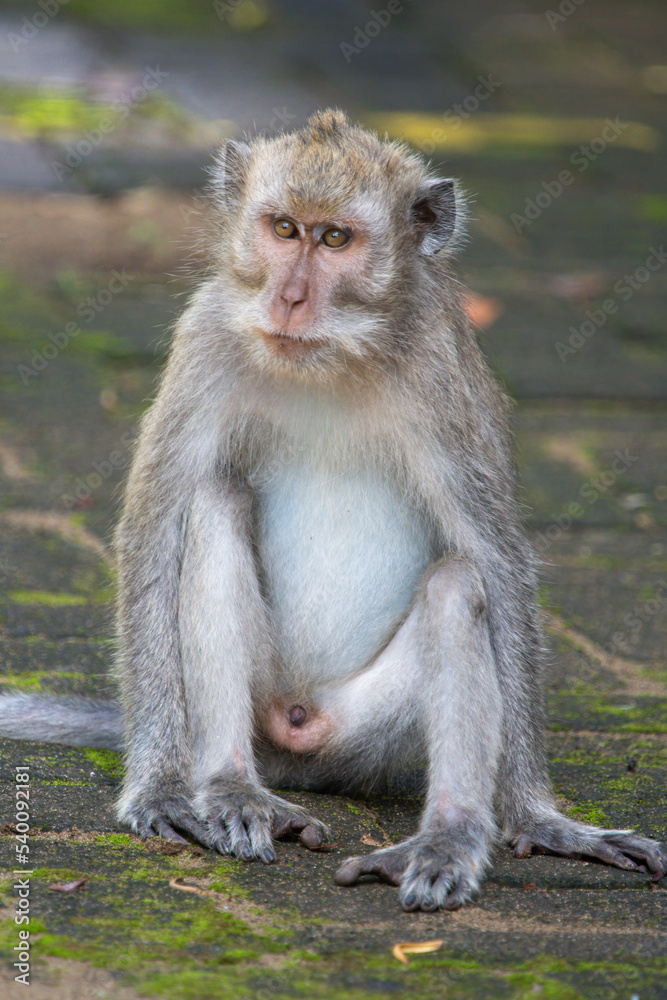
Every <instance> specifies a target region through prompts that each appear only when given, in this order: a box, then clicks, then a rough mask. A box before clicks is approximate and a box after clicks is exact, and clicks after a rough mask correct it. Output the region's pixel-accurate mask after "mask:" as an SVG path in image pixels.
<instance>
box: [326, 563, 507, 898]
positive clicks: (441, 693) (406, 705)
mask: <svg viewBox="0 0 667 1000" xmlns="http://www.w3.org/2000/svg"><path fill="white" fill-rule="evenodd" d="M403 630H407V632H408V635H409V639H410V641H409V643H408V644H407V648H406V643H405V640H404V636H402V635H401V633H402V632H403ZM397 646H398V648H399V649H400V652H401V654H402V655H401V656H400V657H399V656H396V655H395V653H396V647H397ZM408 657H409V659H408ZM383 668H384V669H385V670H386V674H387V681H388V685H389V687H390V688H391V689H392V695H393V696H394V697H396V698H400V699H401V701H400V703H399V705H398V706H397V705H396V703H392V700H391V699H388V698H386V697H385V689H384V688H383V685H382V684H381V683H378V684H377V685H376V691H377V696H376V700H375V703H374V704H370V703H369V702H368V699H369V698H370V697H371V688H370V685H369V684H368V678H369V677H370V676H371V674H372V673H373V671H374V670H377V671H380V670H382V669H383ZM376 680H377V679H376ZM364 689H365V690H364ZM364 694H365V695H366V699H367V700H366V703H365V706H364V707H363V712H362V711H361V709H360V707H359V699H360V698H361V697H362V696H363V695H364ZM346 698H347V702H348V706H347V707H348V709H349V716H348V718H350V719H351V721H356V722H357V724H359V725H363V724H364V722H365V725H366V727H367V728H366V731H367V736H366V739H367V741H368V743H370V742H371V741H372V738H373V733H374V731H375V730H377V732H381V731H382V730H384V732H385V737H384V739H386V740H390V739H391V735H392V733H393V730H392V725H391V723H392V722H393V720H394V717H395V713H396V710H397V707H398V710H399V711H400V710H401V709H402V710H403V711H404V713H413V712H415V711H417V712H418V713H420V715H421V716H422V717H423V718H424V719H425V738H426V749H427V752H428V757H429V784H428V792H427V796H426V802H425V807H424V812H423V816H422V820H421V824H420V828H419V831H418V832H417V834H416V835H415V836H414V837H411V838H410V839H409V840H407V841H405V842H404V843H402V844H398V845H396V846H395V847H390V848H386V849H384V850H381V851H375V852H373V853H372V854H370V855H367V856H366V857H362V858H351V859H350V860H348V861H346V862H345V863H344V864H343V866H342V867H341V868H340V869H339V871H338V873H337V875H336V881H337V882H338V883H339V884H340V885H351V884H352V883H354V882H356V881H357V880H358V879H359V878H360V876H362V875H367V874H372V875H377V876H378V877H379V878H381V879H383V880H385V881H387V882H390V883H392V884H394V885H400V891H399V899H400V902H401V905H402V906H403V908H404V909H405V910H419V909H421V910H427V911H431V910H436V909H438V908H439V907H444V908H445V909H456V908H457V907H459V906H460V905H461V904H462V903H463V902H465V901H466V900H467V899H469V898H470V896H471V895H472V894H473V893H474V892H475V890H476V889H477V888H478V886H479V880H480V876H481V875H482V874H483V872H484V869H485V868H486V866H487V865H488V862H489V853H490V849H491V846H492V844H493V842H494V839H495V837H496V826H495V821H494V815H493V795H494V783H495V775H496V768H497V762H498V754H499V747H500V738H501V725H502V718H501V708H500V705H501V700H500V695H499V690H498V683H497V679H496V668H495V660H494V656H493V652H492V649H491V642H490V637H489V629H488V624H487V620H486V612H485V599H484V590H483V586H482V583H481V580H480V578H479V576H478V574H477V573H476V572H475V570H474V569H473V568H472V567H471V566H470V565H469V564H468V563H467V562H465V561H463V560H459V559H454V560H451V561H448V562H441V563H439V564H438V565H437V566H436V567H435V569H434V570H433V571H432V572H431V575H430V576H429V577H428V579H427V580H426V583H425V586H424V587H423V590H422V593H421V596H420V598H419V599H418V602H417V604H416V606H415V607H414V609H413V611H412V612H411V614H410V616H409V618H408V619H407V621H406V622H405V624H404V625H403V628H402V629H401V630H400V631H399V633H398V634H397V636H396V637H395V639H394V640H393V642H392V643H390V645H389V646H388V647H387V649H386V650H385V651H384V652H383V654H382V655H381V657H379V658H378V661H377V664H376V665H375V666H374V667H372V668H371V670H370V671H368V672H367V675H362V676H361V677H359V678H355V680H354V681H352V682H351V683H350V685H349V686H348V688H347V690H346ZM336 708H337V710H338V713H337V714H338V715H339V717H340V705H338V704H337V705H336ZM369 720H373V723H372V728H371V731H370V733H369V732H368V727H369ZM349 736H352V737H354V734H349ZM345 738H346V736H345V733H341V734H340V736H339V739H340V740H341V744H342V743H343V742H344V740H345ZM348 738H349V737H348ZM332 749H333V748H332Z"/></svg>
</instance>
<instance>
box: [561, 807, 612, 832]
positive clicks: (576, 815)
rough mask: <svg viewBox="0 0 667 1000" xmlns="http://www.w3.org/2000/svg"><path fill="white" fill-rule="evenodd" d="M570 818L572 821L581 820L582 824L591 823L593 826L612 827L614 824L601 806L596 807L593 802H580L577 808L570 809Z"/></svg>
mask: <svg viewBox="0 0 667 1000" xmlns="http://www.w3.org/2000/svg"><path fill="white" fill-rule="evenodd" d="M567 814H568V816H571V817H572V819H579V820H581V822H582V823H590V825H591V826H606V827H610V826H612V825H613V824H612V822H611V820H610V819H609V817H608V816H607V814H606V813H605V812H604V810H602V809H600V807H599V806H596V805H594V804H593V803H592V802H588V803H582V802H580V803H579V804H578V805H576V806H572V808H571V809H568V812H567Z"/></svg>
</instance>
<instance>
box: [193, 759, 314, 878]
mask: <svg viewBox="0 0 667 1000" xmlns="http://www.w3.org/2000/svg"><path fill="white" fill-rule="evenodd" d="M196 806H197V814H198V816H199V818H200V819H201V820H202V822H203V823H204V824H205V827H206V839H205V840H204V839H202V840H201V842H202V843H205V844H206V846H207V847H212V848H213V849H214V850H216V851H219V852H220V854H234V855H236V857H237V858H243V860H244V861H251V860H252V859H253V858H257V859H258V860H259V861H263V862H264V863H265V864H271V862H273V861H275V860H276V855H275V852H274V851H273V847H272V843H273V838H280V837H286V836H289V835H290V834H294V835H297V836H298V837H299V839H300V840H301V843H302V844H304V845H305V846H306V847H308V848H309V849H310V850H317V849H318V848H319V847H321V846H322V844H323V843H324V842H325V840H326V839H327V837H328V836H329V831H328V829H327V827H326V826H325V825H324V823H321V822H320V821H319V820H318V819H316V818H315V817H314V816H312V815H311V814H310V813H309V812H308V811H307V810H306V809H303V808H302V807H301V806H296V805H293V804H292V803H291V802H287V801H286V800H285V799H281V798H279V797H278V796H277V795H273V794H272V793H271V792H268V791H266V789H264V788H261V787H260V786H258V785H254V784H251V783H250V782H244V781H239V780H238V779H233V778H227V777H224V778H217V779H215V780H214V781H213V782H211V783H210V784H209V785H208V786H207V788H206V790H205V791H202V792H201V793H200V795H199V796H197V802H196ZM197 839H201V838H197Z"/></svg>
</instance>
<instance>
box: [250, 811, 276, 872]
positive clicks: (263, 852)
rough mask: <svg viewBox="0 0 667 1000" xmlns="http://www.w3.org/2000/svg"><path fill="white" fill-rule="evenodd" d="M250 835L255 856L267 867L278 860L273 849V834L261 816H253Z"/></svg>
mask: <svg viewBox="0 0 667 1000" xmlns="http://www.w3.org/2000/svg"><path fill="white" fill-rule="evenodd" d="M248 835H249V837H250V846H251V847H252V851H253V854H254V855H255V857H256V858H259V860H260V861H263V862H264V864H265V865H270V864H272V863H273V862H274V861H275V860H276V855H275V852H274V850H273V847H272V843H273V841H272V840H271V833H270V831H269V828H268V826H267V825H266V821H265V820H264V819H260V818H259V816H253V817H252V818H251V820H250V822H249V823H248Z"/></svg>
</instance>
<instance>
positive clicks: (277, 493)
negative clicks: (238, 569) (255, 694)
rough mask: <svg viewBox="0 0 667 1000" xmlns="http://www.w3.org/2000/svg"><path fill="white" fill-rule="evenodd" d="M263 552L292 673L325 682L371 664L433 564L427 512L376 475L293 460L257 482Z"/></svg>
mask: <svg viewBox="0 0 667 1000" xmlns="http://www.w3.org/2000/svg"><path fill="white" fill-rule="evenodd" d="M256 496H257V499H258V506H257V519H258V522H257V528H258V545H259V558H260V562H261V567H262V573H263V577H264V585H265V588H266V596H267V599H268V602H269V605H270V607H271V609H272V612H273V616H274V626H275V629H276V631H277V641H278V652H279V654H280V657H281V660H282V662H283V664H284V665H285V667H286V668H287V671H288V673H289V674H290V675H291V676H298V677H300V678H301V679H302V681H303V682H305V683H308V684H310V683H314V684H316V685H317V684H319V683H323V684H326V682H327V681H330V680H334V679H335V678H337V677H342V676H345V675H347V674H351V673H354V672H356V671H357V670H359V669H361V668H363V667H364V666H365V665H366V664H368V663H369V662H370V661H371V660H372V659H373V658H374V657H375V656H376V655H377V653H378V652H379V651H380V650H381V649H382V647H383V646H384V645H385V644H386V643H387V642H388V641H389V639H390V638H391V636H392V634H393V633H394V632H395V630H396V628H397V627H398V625H399V624H400V622H401V621H402V619H403V618H404V617H405V614H406V612H407V610H408V608H409V606H410V603H411V602H412V599H413V597H414V594H415V590H416V588H417V585H418V583H419V580H420V578H421V576H422V575H423V572H424V570H425V569H426V567H427V565H428V563H429V562H430V561H431V560H432V559H433V557H434V551H433V542H432V533H431V531H430V529H429V526H428V524H427V522H426V519H425V518H424V516H423V515H422V514H421V513H420V512H419V511H418V510H417V509H415V507H414V506H413V505H412V504H410V503H409V501H408V499H407V498H406V497H404V496H403V495H402V494H401V492H400V490H399V489H398V487H397V486H395V485H393V484H392V483H390V482H388V481H387V480H385V479H384V478H383V477H382V476H381V475H380V474H379V473H378V472H377V471H375V470H371V469H368V468H363V467H356V468H354V469H352V470H349V471H346V472H344V473H342V474H340V472H338V473H335V472H331V471H330V470H327V469H326V468H325V467H322V466H319V465H318V464H317V463H313V464H311V463H310V462H308V461H307V460H305V459H304V460H301V459H298V460H294V459H291V460H288V461H286V462H284V463H282V464H281V465H280V466H279V468H278V469H277V470H274V472H273V474H272V475H271V476H269V477H268V479H267V480H265V481H264V483H263V484H262V485H258V486H257V487H256Z"/></svg>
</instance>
